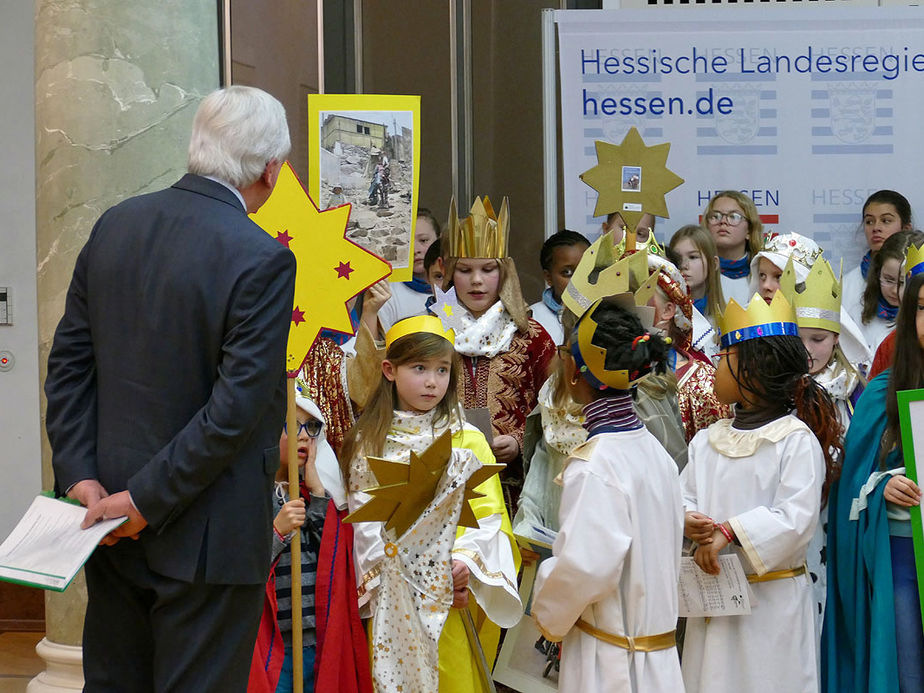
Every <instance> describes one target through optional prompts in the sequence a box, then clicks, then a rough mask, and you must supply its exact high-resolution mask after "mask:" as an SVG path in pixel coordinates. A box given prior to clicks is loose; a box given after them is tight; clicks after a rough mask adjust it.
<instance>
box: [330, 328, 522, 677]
mask: <svg viewBox="0 0 924 693" xmlns="http://www.w3.org/2000/svg"><path fill="white" fill-rule="evenodd" d="M452 340H453V333H452V331H451V330H449V331H444V328H443V325H442V323H441V322H440V320H439V319H438V318H436V317H433V316H417V317H412V318H407V319H405V320H402V321H400V322H398V323H396V324H395V325H394V326H393V327H392V328H391V329H390V330H389V331H388V333H387V335H386V353H385V360H384V361H383V362H382V376H381V381H380V383H379V386H378V389H377V390H376V391H375V392H374V393H373V395H372V397H371V399H370V400H369V401H368V402H367V404H366V408H365V410H364V411H363V413H362V415H361V416H360V417H359V419H358V420H357V422H356V424H355V426H354V427H353V429H352V430H351V431H350V433H349V434H348V436H347V439H346V441H345V443H344V448H343V455H342V456H341V461H342V463H344V464H346V465H348V467H347V469H345V470H344V472H345V474H346V476H347V477H348V482H347V483H348V490H349V498H348V502H349V505H350V510H351V511H353V515H354V516H356V517H353V518H352V519H353V521H356V520H358V519H359V520H361V519H362V517H363V516H362V513H363V512H364V511H368V508H370V507H371V505H372V503H371V501H372V500H373V498H374V497H375V491H374V490H373V491H372V492H371V493H370V492H369V491H370V489H372V487H375V486H376V485H377V479H376V474H377V472H374V471H373V466H374V463H376V460H375V459H373V458H384V459H386V460H394V461H398V462H404V463H407V462H408V461H409V456H411V457H410V464H411V466H412V467H413V466H414V464H415V457H413V455H417V456H420V458H421V459H423V458H425V457H426V456H427V455H430V454H431V451H430V450H429V449H430V448H431V446H434V447H435V443H434V441H438V439H440V437H441V436H442V435H443V434H447V432H448V433H449V434H451V436H452V443H451V445H452V450H451V457H450V461H449V463H448V464H447V467H446V472H445V474H444V475H443V477H442V478H441V480H440V483H439V486H438V487H437V490H436V496H435V500H434V501H431V502H430V504H429V505H428V506H427V509H426V510H424V512H423V513H422V514H420V517H419V518H418V519H416V520H414V521H413V522H412V523H411V525H410V526H409V528H407V531H403V530H402V529H401V528H398V529H396V530H395V531H394V534H398V535H399V536H397V538H395V537H394V536H393V535H392V534H391V533H390V532H389V531H387V530H386V527H387V526H388V524H387V523H386V524H385V525H383V523H382V522H361V521H360V522H357V523H356V524H355V525H354V528H355V540H354V558H355V561H356V575H357V581H358V583H359V585H358V591H359V603H360V609H361V614H362V615H364V616H367V617H369V616H371V618H372V622H371V627H370V631H371V650H372V672H373V678H374V680H375V685H376V688H377V690H379V691H395V690H405V691H436V690H440V691H460V692H462V691H465V692H466V693H468V692H469V691H481V690H485V689H486V685H485V683H486V679H485V678H484V677H490V671H491V667H492V665H493V661H494V655H495V653H496V651H497V644H498V640H499V637H500V628H499V627H505V628H508V627H511V626H513V625H515V624H516V623H517V621H518V620H519V618H520V614H521V611H522V606H521V604H520V599H519V595H518V593H517V588H516V575H517V570H518V568H519V558H520V557H519V552H518V550H517V548H516V544H515V542H514V541H513V536H512V533H511V530H510V520H509V518H508V516H507V512H506V510H505V508H504V502H503V497H502V493H501V486H500V481H499V479H498V476H497V475H496V473H495V474H493V475H492V476H491V477H490V478H488V479H487V480H486V481H483V482H481V483H480V484H479V485H477V487H476V488H475V491H476V492H477V493H476V494H475V495H476V496H478V497H475V498H474V499H473V500H471V501H469V500H468V499H469V498H470V497H471V494H470V492H469V491H468V490H467V486H469V485H472V483H473V481H472V480H473V479H474V480H475V481H479V480H480V479H481V478H483V477H484V475H485V473H484V470H482V471H481V472H479V471H477V468H478V467H481V466H482V463H483V464H484V465H491V463H493V462H494V456H493V454H492V453H491V448H490V447H489V446H488V444H487V441H486V440H485V437H484V436H483V435H482V434H481V433H480V432H479V431H478V430H477V429H475V428H474V427H473V426H470V425H468V424H467V423H466V422H465V419H464V417H463V414H462V411H461V410H460V407H459V402H458V397H457V395H456V392H457V390H456V387H457V383H458V382H459V381H458V370H459V359H458V357H457V356H456V354H455V352H454V351H453V344H452ZM447 450H448V444H447ZM447 454H448V452H447ZM370 459H372V462H370ZM488 469H489V471H490V472H494V471H496V469H493V468H490V467H489V468H488ZM473 470H476V471H473ZM410 473H411V476H412V478H413V475H414V472H410ZM472 474H474V476H471V475H472ZM378 482H381V483H382V484H387V480H386V479H384V478H382V479H378ZM469 503H470V510H471V511H474V517H471V518H470V520H471V522H470V524H472V526H470V527H462V526H459V527H458V529H457V524H461V523H462V522H463V521H464V520H465V517H466V515H467V514H468V515H471V512H468V513H467V512H466V510H467V508H468V507H469ZM413 514H414V517H416V516H417V515H416V513H413ZM469 591H471V593H472V594H473V595H474V597H475V602H476V603H474V604H469V599H468V595H469ZM450 607H452V608H450ZM474 624H479V627H477V628H476V627H475V626H474ZM476 632H477V636H478V637H477V639H476V638H475V637H474V635H475V633H476ZM437 653H438V657H437ZM437 662H438V668H437ZM399 686H401V687H403V688H399Z"/></svg>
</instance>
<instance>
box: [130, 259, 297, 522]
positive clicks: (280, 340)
mask: <svg viewBox="0 0 924 693" xmlns="http://www.w3.org/2000/svg"><path fill="white" fill-rule="evenodd" d="M294 282H295V257H294V256H293V255H292V254H291V253H290V252H283V253H273V254H272V257H271V258H270V259H269V260H267V261H264V262H263V263H262V264H261V265H259V266H257V267H254V268H252V269H251V270H250V271H248V272H246V273H245V274H244V275H243V276H242V278H241V279H240V281H239V282H238V286H237V288H236V290H235V291H234V293H233V296H232V298H231V301H230V306H228V319H227V323H226V324H227V330H226V333H225V338H224V343H223V345H222V358H221V363H220V365H219V368H218V377H217V379H216V381H215V385H214V386H213V388H212V394H211V396H210V397H209V399H208V401H207V402H206V403H205V405H204V406H203V407H202V408H201V409H200V410H199V411H198V412H196V415H195V416H194V417H193V418H192V419H191V420H190V422H189V423H188V424H187V425H186V426H184V427H183V428H182V429H181V430H180V431H179V433H177V435H176V436H175V437H174V438H173V439H172V440H171V441H170V442H169V443H168V444H167V445H166V446H165V447H164V448H163V449H161V450H160V452H158V453H157V454H156V455H155V456H154V457H153V458H152V459H151V460H150V461H149V462H148V463H147V464H145V465H144V467H142V468H141V469H140V470H139V471H138V472H137V473H136V474H134V475H133V476H132V477H131V478H130V479H129V480H128V490H129V491H130V492H131V495H132V500H133V501H134V503H135V505H136V506H137V508H138V510H139V511H140V512H141V514H142V515H143V516H144V517H145V519H146V520H147V521H148V523H149V524H150V525H151V526H152V527H153V528H154V529H156V530H162V529H163V528H164V527H165V526H166V525H167V524H169V523H170V521H171V520H173V519H174V518H175V517H177V516H178V515H180V514H181V513H182V512H183V510H184V509H185V508H186V507H187V506H189V505H190V504H191V503H193V502H195V500H196V498H197V496H199V494H201V493H202V492H203V491H204V490H205V489H207V488H208V487H209V486H210V485H211V484H212V483H213V482H214V481H215V479H216V478H217V477H218V476H219V475H220V474H221V473H222V472H223V471H225V469H226V468H227V466H228V465H229V464H230V463H231V461H232V460H233V459H235V456H236V454H237V453H238V452H239V451H240V450H241V448H242V446H243V445H244V444H245V443H246V442H247V441H248V440H249V439H250V437H251V435H252V433H253V431H254V428H255V427H256V425H257V422H258V421H259V420H260V418H261V417H262V415H263V414H264V412H265V411H266V408H267V407H268V406H270V404H271V402H272V401H273V396H274V393H275V392H276V391H277V388H278V387H279V385H280V379H281V378H282V377H283V376H284V374H285V347H286V341H287V338H288V332H289V323H290V321H291V318H292V299H293V295H294ZM279 425H280V428H281V426H282V422H281V421H280V422H279ZM258 463H259V464H262V458H261V459H260V460H259V461H258Z"/></svg>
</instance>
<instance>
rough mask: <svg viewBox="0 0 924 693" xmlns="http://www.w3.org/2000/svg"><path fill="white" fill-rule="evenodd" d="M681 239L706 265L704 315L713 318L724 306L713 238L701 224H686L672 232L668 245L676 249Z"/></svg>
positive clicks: (717, 315) (716, 316) (720, 276)
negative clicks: (701, 257)
mask: <svg viewBox="0 0 924 693" xmlns="http://www.w3.org/2000/svg"><path fill="white" fill-rule="evenodd" d="M683 240H689V241H690V242H691V243H692V244H693V245H694V246H695V247H696V249H697V250H698V251H699V252H700V255H702V256H703V263H704V264H705V266H706V317H707V318H712V319H713V320H715V319H716V318H718V317H719V315H720V314H721V313H722V311H723V310H724V308H725V295H724V294H723V293H722V273H721V272H720V271H719V268H718V267H716V266H715V257H716V256H717V255H718V251H717V250H716V247H715V239H713V238H712V234H711V233H709V231H708V230H706V229H705V228H703V227H702V226H697V225H696V224H687V225H686V226H681V227H680V228H679V229H677V230H676V231H675V232H674V235H673V236H671V241H670V243H669V244H668V247H669V248H670V249H671V250H674V251H676V246H677V244H678V243H680V241H683Z"/></svg>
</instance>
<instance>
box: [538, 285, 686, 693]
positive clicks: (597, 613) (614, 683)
mask: <svg viewBox="0 0 924 693" xmlns="http://www.w3.org/2000/svg"><path fill="white" fill-rule="evenodd" d="M623 298H625V299H626V300H625V301H623V300H621V299H623ZM639 310H643V311H644V310H645V308H641V309H639ZM668 348H669V347H668V344H667V342H666V340H664V339H662V338H661V337H660V336H658V335H655V334H651V333H650V332H648V331H646V330H645V328H643V327H642V323H641V322H640V320H639V318H638V317H637V315H636V309H635V307H634V304H633V298H632V295H631V294H625V295H623V296H621V297H611V298H605V299H602V300H601V301H598V302H597V303H596V304H594V305H592V306H591V307H590V308H589V309H588V310H587V311H586V312H585V313H584V315H583V317H582V318H581V319H580V321H579V322H578V323H577V326H576V327H575V328H574V329H573V330H572V331H571V332H570V335H569V336H568V337H567V338H566V345H565V346H562V347H559V350H560V352H561V353H562V358H563V360H564V380H565V383H566V384H567V385H568V387H569V389H570V391H571V395H572V397H573V398H574V400H575V401H576V402H578V403H581V404H583V405H584V409H583V414H584V427H585V428H586V429H587V432H588V440H587V442H586V443H583V444H582V445H580V446H578V447H577V448H575V449H574V450H573V451H572V453H571V456H570V457H569V459H568V461H567V462H566V464H565V468H564V471H563V472H562V475H561V476H562V486H563V490H562V496H561V508H560V512H559V520H560V525H561V529H560V531H559V533H558V538H557V539H556V540H555V544H554V545H553V548H552V551H553V556H552V557H551V558H548V559H546V560H545V561H544V562H543V563H542V564H541V565H540V566H539V570H538V574H537V577H536V586H535V591H534V595H535V596H534V600H533V606H532V613H533V615H534V616H535V618H536V620H537V622H538V624H539V628H540V630H541V631H542V634H543V635H544V636H545V637H546V638H547V639H548V640H551V641H553V642H554V641H558V640H562V659H561V670H560V673H559V686H560V688H561V690H563V691H565V690H566V691H587V692H588V693H590V692H591V691H593V692H594V693H598V692H606V691H646V692H652V691H653V692H658V691H665V692H667V691H670V692H674V691H679V690H683V683H682V681H681V675H680V665H679V660H678V657H677V650H676V647H675V631H674V628H675V625H676V622H677V603H678V598H677V578H678V573H679V565H680V548H681V541H682V537H681V535H682V528H683V507H682V504H681V498H680V485H679V481H678V474H677V466H676V464H675V463H674V461H673V460H672V459H671V457H670V456H669V455H668V454H667V452H665V450H664V448H663V447H662V446H661V444H660V443H658V441H657V440H656V439H655V437H654V436H653V435H652V434H651V433H649V432H648V430H647V429H646V428H645V427H644V426H643V425H642V422H641V421H640V420H639V418H638V416H637V415H636V413H635V410H634V409H633V404H632V402H633V398H634V397H633V396H634V390H635V383H636V381H637V380H638V379H639V378H642V377H643V376H645V375H646V374H648V373H650V372H653V371H654V372H659V373H663V372H664V371H665V368H666V362H667V356H668ZM575 586H580V587H579V589H575Z"/></svg>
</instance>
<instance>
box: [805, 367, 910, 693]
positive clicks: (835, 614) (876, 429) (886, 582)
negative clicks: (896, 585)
mask: <svg viewBox="0 0 924 693" xmlns="http://www.w3.org/2000/svg"><path fill="white" fill-rule="evenodd" d="M889 374H890V371H888V370H886V371H884V372H883V373H882V374H881V375H879V376H878V377H877V378H875V379H873V380H872V381H871V382H870V383H869V385H868V386H867V388H866V390H865V391H864V392H863V395H862V396H861V397H860V400H859V402H857V407H856V411H855V413H854V416H853V419H852V420H851V423H850V429H849V430H848V432H847V438H846V440H845V442H844V465H843V470H842V472H841V478H840V481H838V483H837V484H835V486H834V488H833V489H832V490H831V495H830V499H829V503H830V505H829V512H828V516H829V518H830V520H829V522H828V549H827V552H828V599H827V605H826V606H825V624H824V632H823V635H822V641H821V672H822V690H824V691H828V692H829V693H867V692H868V693H898V659H897V657H896V643H895V605H894V598H893V593H892V559H891V553H890V550H889V522H888V518H887V517H886V504H885V499H884V498H883V496H882V493H883V490H884V488H885V483H880V484H879V485H878V486H877V487H876V489H875V491H874V492H873V493H872V494H870V496H869V497H868V499H867V500H868V505H867V507H866V509H865V510H863V511H861V512H860V516H859V519H858V520H850V509H851V505H852V503H853V499H854V498H857V496H858V495H859V493H860V489H861V488H862V487H863V485H864V484H866V482H867V480H868V479H869V476H870V474H872V473H873V472H875V471H878V470H879V468H880V467H879V450H880V441H881V439H882V434H883V432H884V431H885V428H886V408H885V403H886V396H887V394H888V388H889ZM898 456H899V453H898V451H892V452H891V453H890V454H889V458H888V460H887V462H888V463H889V464H888V466H892V465H893V464H894V463H899V464H900V460H899V459H898Z"/></svg>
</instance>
